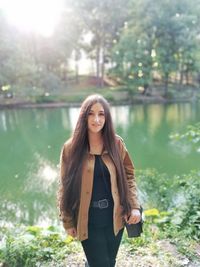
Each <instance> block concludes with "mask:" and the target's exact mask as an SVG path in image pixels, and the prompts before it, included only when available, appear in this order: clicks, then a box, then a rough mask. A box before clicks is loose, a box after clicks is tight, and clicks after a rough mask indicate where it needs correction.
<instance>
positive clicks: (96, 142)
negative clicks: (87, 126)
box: [88, 132, 103, 154]
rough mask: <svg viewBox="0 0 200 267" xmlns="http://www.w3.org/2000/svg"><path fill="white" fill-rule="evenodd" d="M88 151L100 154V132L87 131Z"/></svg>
mask: <svg viewBox="0 0 200 267" xmlns="http://www.w3.org/2000/svg"><path fill="white" fill-rule="evenodd" d="M88 138H89V145H90V153H91V154H101V153H102V150H103V138H102V135H101V133H90V132H89V133H88Z"/></svg>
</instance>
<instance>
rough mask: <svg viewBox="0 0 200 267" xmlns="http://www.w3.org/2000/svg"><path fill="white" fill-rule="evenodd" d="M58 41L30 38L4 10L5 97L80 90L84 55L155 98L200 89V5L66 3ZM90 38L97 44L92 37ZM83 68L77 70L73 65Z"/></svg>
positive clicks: (0, 69)
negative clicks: (11, 93) (155, 92)
mask: <svg viewBox="0 0 200 267" xmlns="http://www.w3.org/2000/svg"><path fill="white" fill-rule="evenodd" d="M65 3H66V8H65V9H64V10H63V13H62V17H61V19H60V21H59V24H58V25H57V27H56V29H55V31H54V34H53V35H52V36H50V37H44V36H41V35H39V34H37V33H34V32H32V33H22V32H20V31H18V30H17V29H16V28H14V26H11V25H10V24H9V23H8V21H7V20H6V17H5V15H4V13H3V11H2V10H0V40H1V42H0V89H1V91H4V90H6V89H11V90H12V91H14V93H15V94H16V95H19V96H20V95H26V94H27V95H37V94H41V93H45V92H49V93H52V94H53V93H55V94H59V93H62V92H64V91H65V90H66V88H67V86H68V85H70V86H71V85H72V84H73V83H75V82H76V83H77V82H79V78H80V77H79V64H78V62H79V60H80V58H81V54H82V51H84V53H85V54H86V55H87V57H88V58H90V59H91V60H93V61H94V62H95V73H94V75H95V77H96V78H95V83H96V85H97V86H101V87H102V86H104V82H105V81H106V79H105V78H106V77H109V78H111V79H112V81H115V84H116V85H123V86H124V87H127V88H130V89H131V90H133V91H134V90H138V88H139V89H140V90H141V92H142V93H143V94H148V93H151V90H152V88H154V87H155V86H156V88H159V86H160V88H162V90H163V93H164V95H166V96H167V94H168V89H169V84H171V83H173V86H175V87H176V88H178V89H179V90H180V91H181V90H183V88H184V86H185V85H189V86H191V87H194V88H198V87H199V85H200V27H199V26H200V0H191V1H187V0H182V1H179V0H173V1H172V0H155V1H153V2H152V1H150V0H139V1H136V0H127V1H124V0H114V1H112V0H101V1H95V0H81V1H80V0H77V1H71V0H66V1H65ZM88 34H90V36H91V38H90V41H89V42H86V41H85V36H87V35H88ZM72 58H73V60H74V61H75V63H76V64H75V66H76V67H75V69H74V70H72V69H71V67H70V64H69V62H70V60H71V59H72Z"/></svg>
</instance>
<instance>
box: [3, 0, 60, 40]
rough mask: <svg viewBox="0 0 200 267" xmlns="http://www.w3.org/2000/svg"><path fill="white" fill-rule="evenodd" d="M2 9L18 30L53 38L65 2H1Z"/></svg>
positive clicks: (44, 0) (50, 0)
mask: <svg viewBox="0 0 200 267" xmlns="http://www.w3.org/2000/svg"><path fill="white" fill-rule="evenodd" d="M0 8H1V9H3V12H4V13H5V15H6V18H7V20H8V22H9V23H11V24H13V25H14V26H15V27H16V28H18V30H21V31H25V32H29V31H33V32H36V33H38V34H41V35H43V36H51V35H52V34H53V31H54V28H55V26H56V24H57V23H58V22H59V18H60V16H61V13H62V11H63V9H64V0H17V1H16V0H0Z"/></svg>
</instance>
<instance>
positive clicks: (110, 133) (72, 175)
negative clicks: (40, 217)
mask: <svg viewBox="0 0 200 267" xmlns="http://www.w3.org/2000/svg"><path fill="white" fill-rule="evenodd" d="M96 103H100V104H101V105H102V106H103V108H104V114H105V124H104V127H103V129H102V137H103V143H104V148H105V149H106V150H107V151H108V154H109V156H110V157H111V159H112V161H113V163H114V165H115V167H116V173H117V185H118V190H119V195H120V201H121V205H122V206H123V213H124V214H127V213H129V212H130V205H129V202H128V199H127V196H128V186H127V182H126V174H125V171H124V167H123V163H122V159H121V157H120V153H119V149H118V145H117V143H116V135H115V131H114V127H113V122H112V117H111V113H110V106H109V103H108V102H107V100H106V99H105V98H104V97H102V96H101V95H91V96H89V97H87V98H86V99H85V101H84V102H83V103H82V106H81V110H80V114H79V117H78V121H77V124H76V127H75V130H74V132H73V135H72V140H71V147H70V155H69V157H68V162H67V168H66V170H65V175H64V177H61V178H62V181H61V183H62V184H61V190H60V194H59V203H60V210H61V212H62V213H64V214H65V213H67V214H70V215H71V216H73V215H74V214H77V210H78V208H79V203H80V192H81V175H82V167H83V160H84V158H85V156H86V154H87V151H88V149H89V140H88V124H87V121H88V114H89V112H90V110H91V107H92V106H93V105H94V104H96Z"/></svg>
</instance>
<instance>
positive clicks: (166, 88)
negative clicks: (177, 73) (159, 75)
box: [164, 73, 169, 97]
mask: <svg viewBox="0 0 200 267" xmlns="http://www.w3.org/2000/svg"><path fill="white" fill-rule="evenodd" d="M168 83H169V73H165V81H164V96H165V97H166V96H167V94H168Z"/></svg>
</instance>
